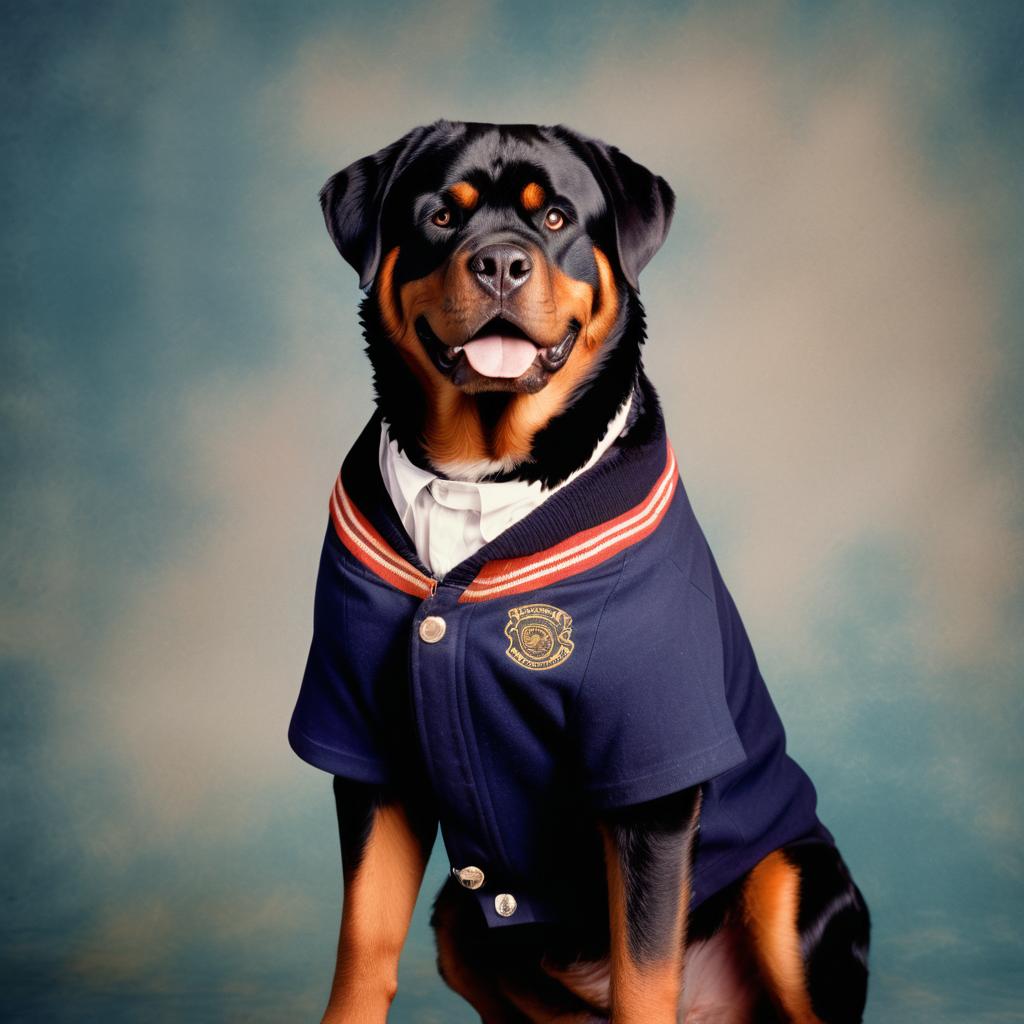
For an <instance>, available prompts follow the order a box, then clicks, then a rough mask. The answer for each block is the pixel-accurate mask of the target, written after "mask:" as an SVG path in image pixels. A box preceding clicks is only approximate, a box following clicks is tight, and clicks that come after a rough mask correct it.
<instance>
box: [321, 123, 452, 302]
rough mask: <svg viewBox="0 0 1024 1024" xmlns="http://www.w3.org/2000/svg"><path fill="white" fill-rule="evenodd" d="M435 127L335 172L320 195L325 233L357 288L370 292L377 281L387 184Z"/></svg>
mask: <svg viewBox="0 0 1024 1024" xmlns="http://www.w3.org/2000/svg"><path fill="white" fill-rule="evenodd" d="M434 127H435V126H434V125H431V126H429V127H425V128H423V127H421V128H413V130H412V131H410V132H408V133H406V134H405V135H403V136H402V137H401V138H400V139H398V140H397V141H396V142H392V143H391V145H390V146H385V147H384V149H382V150H380V151H379V152H377V153H374V154H373V155H372V156H364V157H363V158H362V160H357V161H356V162H355V163H354V164H349V166H348V167H346V168H345V169H344V170H342V171H338V173H337V174H334V175H332V176H331V177H330V178H328V179H327V181H326V183H325V184H324V187H323V188H322V189H320V209H321V210H323V214H324V221H325V223H326V224H327V231H328V233H329V234H330V236H331V238H332V240H333V241H334V244H335V245H336V246H337V247H338V252H340V253H341V255H342V256H344V257H345V259H346V260H347V261H348V262H349V263H351V264H352V266H353V267H355V269H356V272H357V273H358V274H359V287H360V288H363V289H366V288H368V287H369V286H370V285H371V284H372V283H373V279H374V277H376V275H377V267H378V265H379V264H380V227H381V213H382V211H383V208H384V200H385V199H386V198H387V195H388V191H389V190H390V188H391V184H392V182H394V181H395V179H396V178H397V177H398V175H399V173H401V171H402V170H403V169H404V168H405V167H406V166H408V164H409V161H410V159H411V158H412V156H413V155H414V154H415V153H416V152H418V150H419V148H420V144H421V143H422V141H423V139H424V138H425V136H426V135H427V134H429V132H430V131H431V130H432V129H433V128H434Z"/></svg>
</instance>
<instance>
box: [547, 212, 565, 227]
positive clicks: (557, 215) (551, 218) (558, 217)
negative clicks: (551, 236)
mask: <svg viewBox="0 0 1024 1024" xmlns="http://www.w3.org/2000/svg"><path fill="white" fill-rule="evenodd" d="M544 226H545V227H546V228H548V230H550V231H558V230H559V229H560V228H563V227H565V214H564V213H562V211H561V210H558V209H556V208H555V207H552V208H551V209H550V210H548V212H547V216H546V217H545V218H544Z"/></svg>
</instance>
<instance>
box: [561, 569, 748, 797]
mask: <svg viewBox="0 0 1024 1024" xmlns="http://www.w3.org/2000/svg"><path fill="white" fill-rule="evenodd" d="M573 744H574V747H575V750H576V757H577V760H578V766H579V769H580V771H581V773H582V781H583V786H584V789H585V791H586V793H587V794H588V796H589V799H590V802H591V804H592V806H594V807H596V808H604V809H610V808H614V807H621V806H626V805H629V804H634V803H642V802H644V801H646V800H654V799H656V798H657V797H660V796H665V795H667V794H669V793H673V792H676V791H677V790H680V789H685V788H687V787H689V786H693V785H697V784H699V783H702V782H706V781H707V780H708V779H711V778H714V777H715V776H716V775H719V774H721V773H722V772H725V771H728V770H729V769H730V768H734V767H736V766H737V765H738V764H740V763H742V762H743V761H744V760H745V757H746V755H745V753H744V749H743V745H742V743H741V742H740V739H739V736H738V735H737V732H736V727H735V724H734V722H733V718H732V714H731V713H730V710H729V706H728V702H727V700H726V690H725V679H724V667H723V653H722V641H721V631H720V628H719V622H718V613H717V610H716V605H715V602H714V600H713V598H711V597H709V596H708V595H707V594H705V593H704V592H703V591H702V590H701V589H700V588H699V587H698V586H696V585H695V584H694V583H693V582H691V579H690V578H689V575H688V574H686V573H684V572H683V571H682V570H681V569H680V568H679V567H678V566H677V565H676V564H675V562H673V561H672V560H671V559H666V560H664V561H662V562H660V563H659V564H656V565H646V564H644V563H643V562H642V560H638V564H634V565H632V566H628V565H627V567H626V569H625V570H624V572H623V574H622V576H621V577H620V579H619V581H618V584H617V586H616V588H615V590H614V591H613V592H612V594H611V596H610V597H609V599H608V602H607V604H606V605H605V609H604V612H603V613H602V616H601V621H600V624H599V627H598V630H597V639H596V640H595V643H594V648H593V651H592V654H591V657H590V659H589V662H588V665H587V670H586V674H585V676H584V679H583V682H582V684H581V686H580V690H579V693H578V694H577V698H576V707H575V709H574V729H573Z"/></svg>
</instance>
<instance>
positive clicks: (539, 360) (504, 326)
mask: <svg viewBox="0 0 1024 1024" xmlns="http://www.w3.org/2000/svg"><path fill="white" fill-rule="evenodd" d="M579 330H580V325H579V323H578V322H577V321H576V320H572V321H570V323H569V327H568V330H567V331H566V334H565V336H564V337H563V338H562V340H561V341H560V342H559V343H558V344H557V345H542V344H539V343H538V342H536V341H534V340H533V338H531V337H530V336H529V335H528V334H527V333H526V331H524V330H523V329H522V328H521V327H519V326H518V324H514V323H513V322H512V321H511V320H508V319H506V318H505V317H501V316H496V317H492V318H491V319H490V320H488V321H487V322H486V323H485V324H484V325H483V326H482V327H481V328H480V329H479V330H478V331H476V332H475V333H474V334H473V335H472V336H471V337H469V338H468V339H467V340H466V341H464V342H463V343H462V344H460V345H446V344H445V343H444V342H443V341H441V339H440V338H438V336H437V335H436V334H435V333H434V331H433V329H432V328H431V326H430V324H429V323H428V322H427V318H426V317H425V316H420V317H418V318H417V320H416V333H417V335H418V336H419V339H420V341H421V342H422V343H423V347H424V348H425V349H426V351H427V354H428V355H429V356H430V359H431V361H432V362H433V364H434V366H436V367H437V369H438V370H439V371H440V372H441V373H443V374H445V375H446V376H449V377H452V378H453V380H454V382H455V383H457V384H460V383H464V382H465V378H468V377H471V376H472V374H470V373H468V372H467V371H468V370H470V369H471V370H473V371H475V373H476V374H477V375H479V377H483V378H488V379H490V380H505V381H509V382H511V381H514V380H516V379H518V378H520V377H523V376H524V375H525V374H527V373H528V372H529V371H530V369H531V368H533V367H534V366H537V368H538V369H539V370H542V371H546V372H547V373H554V372H555V371H556V370H559V369H561V367H562V366H564V365H565V362H566V360H567V359H568V358H569V355H570V353H571V352H572V349H573V346H574V345H575V343H576V338H577V336H578V335H579ZM460 378H463V379H460Z"/></svg>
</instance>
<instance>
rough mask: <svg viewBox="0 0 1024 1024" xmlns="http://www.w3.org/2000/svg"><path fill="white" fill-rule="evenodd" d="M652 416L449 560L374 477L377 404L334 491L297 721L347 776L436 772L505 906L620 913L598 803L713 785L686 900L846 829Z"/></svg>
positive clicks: (455, 848)
mask: <svg viewBox="0 0 1024 1024" xmlns="http://www.w3.org/2000/svg"><path fill="white" fill-rule="evenodd" d="M652 397H653V396H652ZM653 404H654V405H655V407H656V399H654V400H653ZM636 433H637V430H636V428H635V429H634V430H633V431H631V432H630V434H627V436H626V437H625V438H622V439H620V440H619V441H618V442H617V443H616V444H614V445H612V447H611V448H609V450H608V451H607V452H606V453H605V454H604V456H602V458H601V459H600V460H599V461H598V462H597V463H596V464H595V465H594V466H593V467H592V468H591V469H589V470H588V471H587V472H586V473H583V474H582V475H580V476H579V477H577V478H576V479H575V480H573V481H572V482H570V483H569V484H568V485H566V486H565V487H564V488H562V489H561V490H559V491H557V492H555V494H553V495H552V496H551V497H550V498H548V499H547V500H546V501H545V502H544V503H543V504H542V505H540V506H539V507H538V508H537V509H535V510H534V511H533V512H531V513H530V514H529V515H527V516H526V517H524V518H523V519H521V520H520V521H519V522H517V523H515V524H514V525H513V526H511V527H510V528H509V529H508V530H506V531H505V532H504V533H502V534H501V535H500V536H499V537H497V538H495V539H494V540H493V541H492V542H491V543H489V544H487V545H486V546H485V547H483V548H482V549H481V550H480V551H478V552H477V553H476V554H474V555H473V556H471V557H470V558H468V559H467V560H466V561H464V562H462V563H461V564H460V565H458V566H456V567H455V568H454V569H452V570H451V571H450V572H449V573H448V574H447V575H446V576H444V577H443V578H442V579H440V580H438V579H435V578H433V577H432V576H431V575H430V573H429V571H428V570H427V569H426V567H425V566H424V565H423V564H422V563H421V562H420V561H419V559H418V558H417V555H416V552H415V549H414V546H413V544H412V542H411V540H410V539H409V537H408V535H407V534H406V533H405V531H404V529H403V527H402V525H401V523H400V521H399V519H398V516H397V513H396V512H395V509H394V506H393V504H392V502H391V499H390V497H389V495H388V493H387V491H386V489H385V486H384V483H383V481H382V480H381V476H380V471H379V467H378V464H377V450H378V442H379V437H380V420H379V417H378V416H374V417H373V418H372V419H371V421H370V423H369V424H368V425H367V427H366V428H365V430H364V431H363V433H362V434H361V435H360V437H359V439H358V440H357V442H356V444H355V445H354V447H353V448H352V451H351V452H350V453H349V455H348V456H347V457H346V459H345V462H344V465H343V466H342V470H341V473H340V474H339V477H338V481H337V484H336V486H335V489H334V492H333V493H332V496H331V521H330V523H329V525H328V529H327V536H326V539H325V542H324V546H323V553H322V556H321V561H320V570H319V576H318V579H317V589H316V600H315V609H314V627H313V640H312V645H311V649H310V652H309V660H308V663H307V666H306V671H305V675H304V678H303V680H302V688H301V692H300V694H299V698H298V703H297V705H296V707H295V711H294V714H293V716H292V720H291V726H290V729H289V740H290V742H291V745H292V747H293V748H294V750H295V752H296V753H297V754H298V755H299V756H300V757H302V758H304V759H305V760H306V761H308V762H309V763H310V764H313V765H315V766H317V767H318V768H322V769H323V770H324V771H327V772H331V773H333V774H336V775H340V776H345V777H347V778H351V779H355V780H359V781H363V782H369V783H390V782H396V781H398V780H399V779H400V778H401V776H402V774H403V773H409V774H410V775H416V776H417V777H420V778H424V777H425V778H426V779H427V780H428V784H429V790H430V792H431V794H432V798H433V799H434V800H435V801H436V808H437V812H438V815H439V818H440V823H441V832H442V836H443V839H444V844H445V848H446V850H447V853H448V857H449V859H450V861H451V864H452V868H453V870H457V869H460V868H463V867H466V866H469V865H473V866H475V867H477V868H479V869H481V872H482V874H483V877H484V881H483V884H482V885H481V886H480V887H479V888H477V889H476V890H474V891H473V892H472V893H471V894H467V898H475V899H476V900H477V902H478V903H479V906H480V908H481V910H482V912H483V914H484V915H485V917H486V919H487V921H488V922H489V924H491V925H504V924H520V923H527V922H531V921H581V920H584V919H586V918H587V917H588V915H594V916H600V915H602V914H604V913H605V912H606V904H604V903H603V900H604V898H605V897H604V875H603V868H602V862H601V856H602V854H601V848H600V842H599V839H598V835H597V831H596V829H595V828H594V827H593V816H594V813H595V812H600V811H601V810H602V809H607V808H616V807H621V806H624V805H628V804H635V803H638V802H642V801H646V800H652V799H654V798H656V797H659V796H664V795H666V794H669V793H672V792H675V791H677V790H680V789H683V788H685V787H688V786H693V785H696V784H699V783H703V784H704V785H703V806H702V811H701V830H700V834H699V838H698V844H697V849H696V854H695V863H694V872H693V887H694V893H693V905H696V904H698V903H700V902H702V901H703V900H705V899H707V898H708V897H709V896H711V895H712V894H714V893H715V892H717V891H718V890H719V889H721V888H722V887H723V886H725V885H727V884H729V883H730V882H732V881H734V880H735V879H736V878H738V877H739V876H740V875H741V874H742V873H743V872H745V871H746V870H748V869H749V868H750V867H752V866H753V865H754V864H755V863H756V862H757V861H758V860H760V859H761V857H763V856H764V855H765V854H766V853H768V852H770V851H771V850H773V849H775V848H776V847H778V846H780V845H782V844H784V843H787V842H790V841H792V840H795V839H798V838H803V837H808V838H814V839H816V840H819V841H823V842H830V841H831V836H829V834H828V832H827V831H826V830H825V829H824V828H823V826H821V824H820V823H819V822H818V819H817V817H816V813H815V792H814V787H813V786H812V784H811V782H810V780H809V779H808V777H807V776H806V775H805V774H804V772H803V771H802V770H801V769H800V768H799V766H798V765H797V764H796V763H795V762H794V761H793V760H792V759H791V758H790V757H789V756H788V755H787V754H786V749H785V735H784V733H783V729H782V724H781V722H780V721H779V717H778V715H777V713H776V711H775V708H774V707H773V705H772V702H771V698H770V697H769V695H768V691H767V689H766V688H765V685H764V682H763V680H762V678H761V675H760V673H759V671H758V668H757V663H756V661H755V660H754V655H753V652H752V650H751V647H750V643H749V641H748V639H747V636H746V633H745V631H744V629H743V624H742V622H741V621H740V617H739V615H738V613H737V611H736V608H735V606H734V604H733V602H732V599H731V597H730V595H729V592H728V591H727V590H726V588H725V585H724V583H723V582H722V578H721V576H720V574H719V572H718V567H717V566H716V564H715V562H714V559H713V558H712V556H711V553H710V551H709V550H708V546H707V543H706V541H705V539H704V535H703V534H702V532H701V529H700V527H699V525H698V523H697V520H696V518H695V517H694V513H693V510H692V508H691V507H690V503H689V501H688V500H687V497H686V494H685V492H684V490H683V486H682V483H681V481H680V479H679V475H678V470H677V466H676V462H675V457H674V455H673V453H672V449H671V446H670V445H669V444H668V442H667V439H666V436H665V430H664V423H663V421H662V419H661V416H660V413H658V415H657V416H656V417H655V418H654V419H653V421H652V422H651V423H650V425H649V427H648V429H647V431H646V433H645V434H644V435H643V436H634V435H636ZM427 619H428V620H429V621H428V622H427V623H426V625H424V620H427ZM442 628H443V635H441V636H440V637H438V633H440V632H441V630H442ZM502 893H509V894H512V895H513V896H514V897H515V899H514V902H509V901H507V900H506V901H504V902H503V903H502V902H501V901H499V904H500V906H501V909H503V910H504V911H505V912H506V914H508V916H503V915H502V914H501V913H499V910H498V909H497V908H496V905H495V898H496V896H497V895H498V894H502ZM511 906H514V907H515V909H514V911H513V912H511V913H508V911H509V908H510V907H511Z"/></svg>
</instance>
